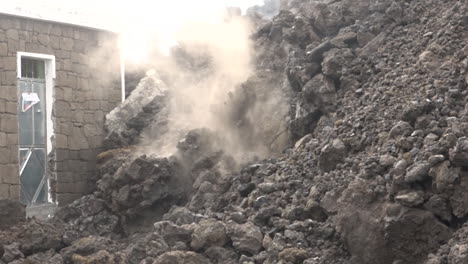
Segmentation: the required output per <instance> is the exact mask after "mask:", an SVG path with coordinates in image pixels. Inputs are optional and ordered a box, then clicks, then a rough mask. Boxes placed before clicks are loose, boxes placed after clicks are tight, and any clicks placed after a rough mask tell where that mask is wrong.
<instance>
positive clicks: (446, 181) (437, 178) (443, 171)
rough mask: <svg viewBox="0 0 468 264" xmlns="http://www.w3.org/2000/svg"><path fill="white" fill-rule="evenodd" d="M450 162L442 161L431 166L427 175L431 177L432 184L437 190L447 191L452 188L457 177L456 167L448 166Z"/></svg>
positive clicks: (440, 191)
mask: <svg viewBox="0 0 468 264" xmlns="http://www.w3.org/2000/svg"><path fill="white" fill-rule="evenodd" d="M449 166H450V162H449V161H444V162H442V163H439V164H438V165H436V166H434V167H433V168H431V170H430V171H429V175H430V176H431V177H432V179H433V185H435V189H436V190H437V191H438V192H439V193H442V192H445V191H449V190H450V189H452V188H453V184H454V183H455V181H456V180H457V179H458V174H459V172H458V169H456V168H450V167H449Z"/></svg>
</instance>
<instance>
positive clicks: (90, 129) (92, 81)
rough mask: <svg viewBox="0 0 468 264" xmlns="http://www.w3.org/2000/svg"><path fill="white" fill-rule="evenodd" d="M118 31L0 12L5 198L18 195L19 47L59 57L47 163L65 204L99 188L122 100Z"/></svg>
mask: <svg viewBox="0 0 468 264" xmlns="http://www.w3.org/2000/svg"><path fill="white" fill-rule="evenodd" d="M117 43H118V42H117V36H116V35H115V34H113V33H110V32H105V31H99V30H95V29H88V28H82V27H76V26H72V25H67V24H60V23H54V22H47V21H40V20H33V19H28V18H22V17H15V16H10V15H2V14H0V199H1V198H11V199H19V165H18V164H19V161H18V118H17V109H18V95H17V77H16V76H17V61H16V56H17V52H19V51H22V52H31V53H41V54H49V55H55V59H56V79H55V81H54V83H55V84H54V92H53V98H54V103H53V112H52V115H53V117H52V119H53V123H54V124H53V126H54V132H55V137H54V138H53V140H52V144H53V146H54V148H53V151H52V159H53V160H52V161H51V162H50V164H49V166H50V167H49V170H50V177H51V181H52V186H53V195H54V197H55V198H56V199H57V201H58V202H59V205H64V204H67V203H70V202H71V201H73V200H75V199H77V198H79V197H81V196H82V195H83V194H86V193H88V192H90V191H91V190H92V189H93V186H92V185H93V184H94V180H93V179H95V174H96V166H95V163H96V161H95V158H96V155H97V153H99V152H100V150H101V146H102V141H103V138H104V131H103V124H104V117H105V115H106V114H107V113H108V112H109V111H110V110H112V109H113V108H114V107H115V106H116V105H117V104H118V103H119V102H120V100H121V90H120V85H119V83H118V81H117V80H118V79H119V64H118V62H119V55H118V54H119V53H118V50H117V48H118V45H117Z"/></svg>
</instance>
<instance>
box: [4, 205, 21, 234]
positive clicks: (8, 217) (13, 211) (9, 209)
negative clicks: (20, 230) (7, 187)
mask: <svg viewBox="0 0 468 264" xmlns="http://www.w3.org/2000/svg"><path fill="white" fill-rule="evenodd" d="M25 209H26V206H24V205H23V204H21V203H20V202H19V201H13V200H0V230H2V229H4V228H7V227H10V226H12V225H15V224H18V223H20V222H22V221H24V220H25V219H26V210H25Z"/></svg>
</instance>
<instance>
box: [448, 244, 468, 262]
mask: <svg viewBox="0 0 468 264" xmlns="http://www.w3.org/2000/svg"><path fill="white" fill-rule="evenodd" d="M467 262H468V245H466V244H464V245H461V244H456V245H454V246H453V247H452V248H451V249H450V253H449V255H448V263H449V264H463V263H467Z"/></svg>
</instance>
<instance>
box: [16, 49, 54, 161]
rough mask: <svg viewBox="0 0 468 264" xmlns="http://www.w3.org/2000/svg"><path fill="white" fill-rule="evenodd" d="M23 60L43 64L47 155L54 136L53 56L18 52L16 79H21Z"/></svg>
mask: <svg viewBox="0 0 468 264" xmlns="http://www.w3.org/2000/svg"><path fill="white" fill-rule="evenodd" d="M23 58H30V59H37V60H42V61H44V63H45V84H46V99H47V100H46V102H47V105H46V110H47V154H50V152H51V151H52V140H51V138H52V136H53V135H54V125H53V122H52V104H53V102H54V97H53V94H54V79H55V77H56V74H55V56H54V55H48V54H40V53H30V52H18V53H17V56H16V64H17V66H16V69H17V78H18V79H21V60H22V59H23Z"/></svg>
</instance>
